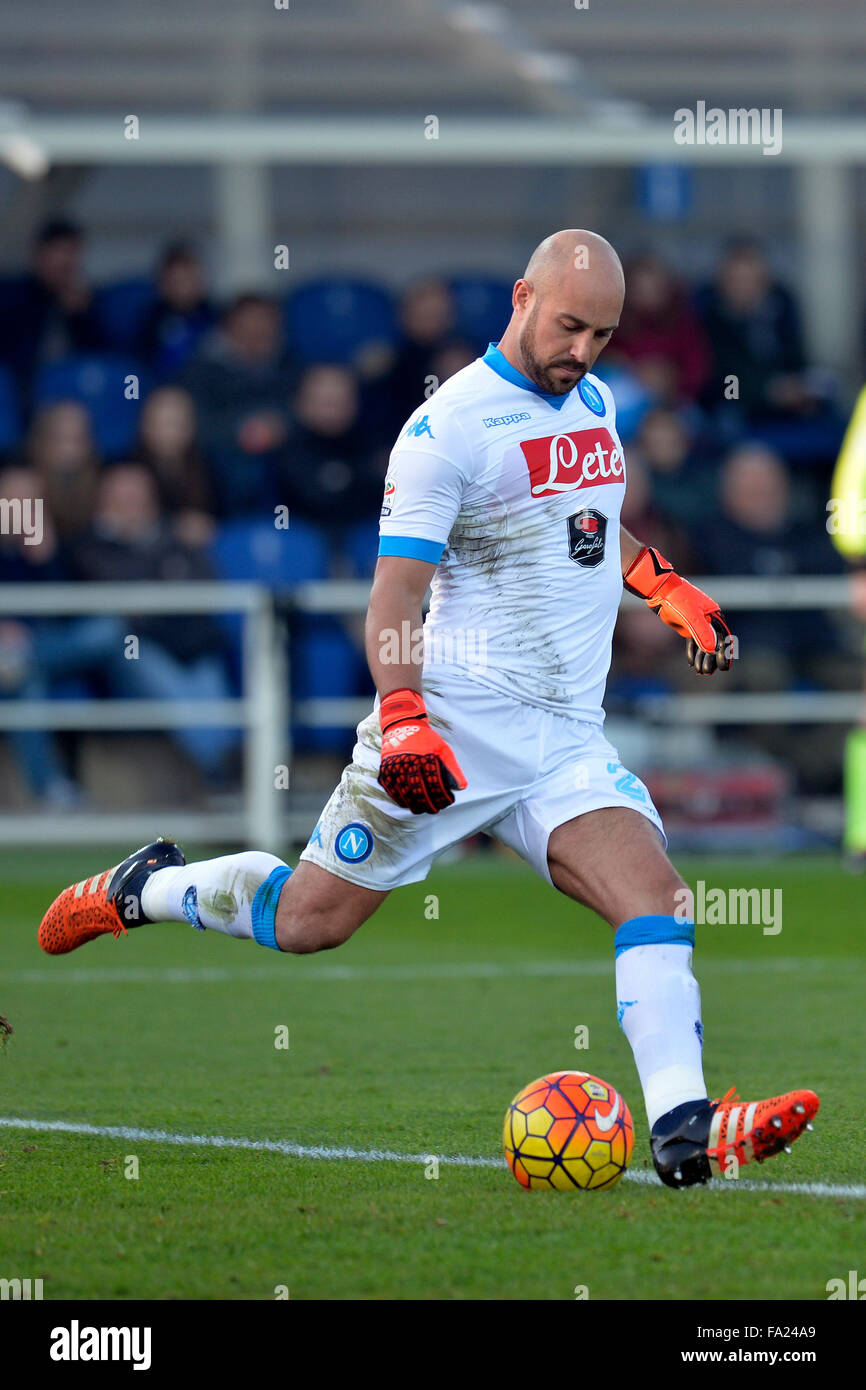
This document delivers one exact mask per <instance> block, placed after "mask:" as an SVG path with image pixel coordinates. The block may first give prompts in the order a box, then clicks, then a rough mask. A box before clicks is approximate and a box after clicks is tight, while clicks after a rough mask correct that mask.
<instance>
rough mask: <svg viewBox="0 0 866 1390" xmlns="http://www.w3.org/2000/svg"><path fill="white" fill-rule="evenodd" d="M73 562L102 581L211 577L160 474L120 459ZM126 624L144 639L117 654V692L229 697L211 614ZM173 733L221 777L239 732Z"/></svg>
mask: <svg viewBox="0 0 866 1390" xmlns="http://www.w3.org/2000/svg"><path fill="white" fill-rule="evenodd" d="M73 565H74V569H75V573H76V574H77V576H78V577H79V578H81V579H88V580H97V581H101V582H104V583H126V582H128V581H139V580H167V581H169V582H170V583H171V584H172V585H177V583H178V582H181V583H182V582H183V581H185V580H191V579H209V578H211V577H212V575H211V571H210V569H209V567H208V565H207V562H206V561H205V559H204V557H203V555H202V553H201V552H200V551H199V550H192V549H191V548H190V547H188V546H186V545H184V544H183V543H182V542H181V541H179V540H177V539H176V538H175V537H174V536H172V535H171V533H170V532H169V530H168V528H167V526H166V523H165V519H164V517H163V515H162V513H161V510H160V505H159V493H158V489H157V484H156V480H155V479H154V477H153V475H152V473H150V472H149V471H148V469H147V468H145V467H143V466H142V465H140V464H135V463H124V464H117V465H115V466H114V467H112V468H111V469H109V470H108V471H107V472H106V473H104V474H103V476H102V478H101V479H100V484H99V490H98V493H97V498H96V509H95V513H94V519H93V526H92V528H91V531H90V533H89V534H88V535H87V536H86V537H84V538H83V539H82V541H81V543H80V544H79V546H78V547H77V548H76V550H75V552H74V555H73ZM123 628H124V634H125V635H127V636H128V635H134V636H136V637H137V638H138V653H137V656H135V657H133V658H131V659H130V658H128V657H127V655H126V652H125V649H124V648H125V644H124V645H118V647H117V650H116V651H114V652H113V653H112V656H111V660H110V662H109V665H108V668H107V675H108V679H109V684H110V685H111V687H112V688H113V689H114V691H115V692H116V693H118V694H120V695H125V696H130V697H137V698H140V699H157V698H159V699H168V700H174V701H186V700H196V699H227V698H228V697H229V696H230V694H231V686H230V682H229V678H228V673H227V666H226V661H225V644H224V640H223V636H222V633H221V631H220V629H219V627H218V626H217V624H216V622H215V621H214V619H213V618H212V617H210V615H208V614H200V615H195V616H193V615H184V616H183V617H182V618H180V619H179V618H178V617H176V616H174V615H167V616H163V615H161V614H151V615H147V616H139V617H135V616H131V615H129V614H127V616H126V617H125V618H124V620H123ZM173 737H174V739H175V741H176V742H177V744H178V746H179V747H180V748H182V749H183V751H184V752H185V753H186V754H187V755H188V756H189V757H190V758H191V759H192V760H193V762H194V763H195V764H196V765H197V767H198V768H199V770H200V771H201V772H202V774H203V775H205V776H206V777H208V778H210V779H213V780H219V778H220V776H221V774H222V772H223V771H224V765H225V759H226V755H227V754H228V752H229V750H230V749H231V748H232V747H233V746H234V744H235V743H236V741H237V731H236V730H232V729H226V728H193V727H189V728H183V729H177V730H174V731H173Z"/></svg>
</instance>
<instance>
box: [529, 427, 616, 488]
mask: <svg viewBox="0 0 866 1390" xmlns="http://www.w3.org/2000/svg"><path fill="white" fill-rule="evenodd" d="M520 447H521V449H522V450H523V456H524V458H525V459H526V464H527V467H528V469H529V479H530V483H531V491H532V496H533V497H555V496H556V494H557V493H559V492H574V491H575V489H576V488H579V487H598V486H599V485H600V484H603V483H621V482H623V481H624V480H625V463H624V461H623V455H622V446H621V445H620V444H618V443H617V442H616V440H615V439H614V437H613V435H612V434H611V432H610V430H608V429H606V428H605V427H604V426H603V425H598V426H596V428H595V429H591V430H573V431H572V432H571V433H570V434H551V435H547V436H545V438H544V439H526V440H524V441H523V442H522V443H521V445H520Z"/></svg>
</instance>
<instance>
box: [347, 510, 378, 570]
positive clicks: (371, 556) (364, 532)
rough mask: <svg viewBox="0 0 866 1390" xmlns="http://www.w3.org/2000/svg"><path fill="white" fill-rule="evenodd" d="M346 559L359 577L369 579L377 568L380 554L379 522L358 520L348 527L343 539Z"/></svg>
mask: <svg viewBox="0 0 866 1390" xmlns="http://www.w3.org/2000/svg"><path fill="white" fill-rule="evenodd" d="M343 549H344V551H345V554H346V559H347V560H348V561H349V563H350V565H351V566H352V571H353V573H354V574H355V575H357V577H358V578H359V579H368V578H369V577H370V575H372V573H373V571H374V569H375V568H376V558H377V556H378V554H379V522H378V519H376V520H374V521H356V522H355V523H354V525H352V526H349V527H347V528H346V533H345V537H344V541H343Z"/></svg>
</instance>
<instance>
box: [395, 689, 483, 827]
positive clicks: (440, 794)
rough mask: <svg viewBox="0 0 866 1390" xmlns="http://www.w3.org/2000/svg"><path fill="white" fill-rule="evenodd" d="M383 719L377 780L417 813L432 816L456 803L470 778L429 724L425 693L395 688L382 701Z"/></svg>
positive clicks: (398, 800)
mask: <svg viewBox="0 0 866 1390" xmlns="http://www.w3.org/2000/svg"><path fill="white" fill-rule="evenodd" d="M379 723H380V724H381V726H382V761H381V763H380V765H379V783H380V785H381V786H383V787H384V788H385V791H386V792H387V793H388V795H389V796H390V798H391V800H392V801H396V803H397V805H398V806H402V807H403V808H404V809H405V810H407V811H413V812H414V813H415V815H421V814H422V813H423V812H425V811H426V812H429V813H430V814H431V815H433V814H435V813H436V812H437V811H442V810H444V809H445V807H446V806H451V805H453V803H454V793H455V791H461V790H462V789H463V788H464V787H465V786H466V778H465V777H464V776H463V773H462V771H461V769H460V764H459V763H458V762H457V759H456V758H455V757H454V754H453V753H452V751H451V749H450V748H449V747H448V744H447V743H446V742H445V740H444V739H443V738H440V737H439V735H438V734H437V733H436V731H435V729H432V728H431V727H430V720H429V717H428V714H427V706H426V705H425V704H424V698H423V696H422V695H420V694H419V693H418V691H417V690H392V691H391V692H390V693H389V694H388V695H385V696H384V697H383V698H382V700H381V701H380V704H379Z"/></svg>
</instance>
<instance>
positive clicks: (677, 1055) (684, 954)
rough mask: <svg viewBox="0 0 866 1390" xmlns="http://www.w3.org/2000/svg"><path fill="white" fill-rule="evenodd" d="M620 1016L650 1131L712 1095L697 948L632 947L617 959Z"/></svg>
mask: <svg viewBox="0 0 866 1390" xmlns="http://www.w3.org/2000/svg"><path fill="white" fill-rule="evenodd" d="M616 998H617V1017H618V1019H619V1023H620V1026H621V1028H622V1031H623V1032H624V1033H625V1035H626V1037H627V1038H628V1040H629V1043H630V1044H631V1050H632V1052H633V1053H634V1060H635V1064H636V1066H637V1070H638V1075H639V1076H640V1083H641V1086H642V1087H643V1094H644V1104H645V1105H646V1113H647V1119H648V1121H649V1124H650V1128H652V1126H653V1125H654V1124H655V1122H656V1120H657V1119H658V1118H659V1116H660V1115H664V1114H666V1112H667V1111H668V1110H673V1108H674V1106H676V1105H682V1104H683V1102H684V1101H687V1100H698V1099H701V1098H703V1097H705V1096H706V1094H707V1088H706V1085H705V1083H704V1071H703V1065H702V1060H701V1048H702V1045H703V1030H702V1025H701V992H700V989H699V988H698V982H697V980H696V979H695V977H694V975H693V974H692V948H691V946H687V945H684V944H682V943H680V942H659V943H652V944H647V945H644V946H632V947H630V948H629V949H628V950H625V951H622V952H621V953H620V955H618V956H617V959H616Z"/></svg>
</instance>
